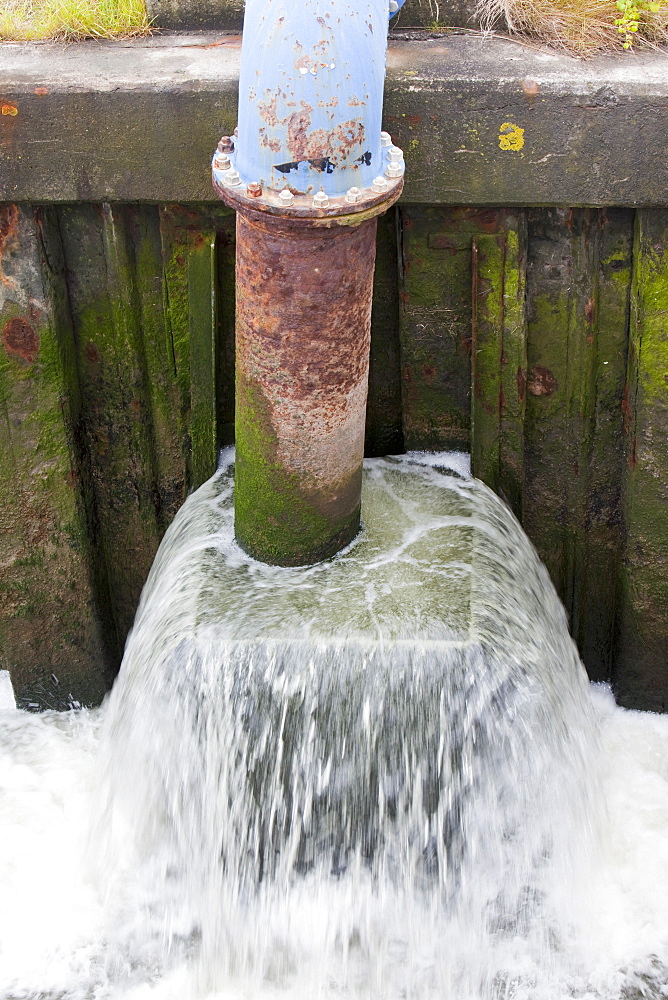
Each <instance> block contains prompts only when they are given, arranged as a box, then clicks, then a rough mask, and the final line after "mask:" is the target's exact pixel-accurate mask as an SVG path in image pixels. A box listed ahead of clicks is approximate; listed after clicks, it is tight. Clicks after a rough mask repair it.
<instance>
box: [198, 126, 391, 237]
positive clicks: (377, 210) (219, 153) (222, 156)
mask: <svg viewBox="0 0 668 1000" xmlns="http://www.w3.org/2000/svg"><path fill="white" fill-rule="evenodd" d="M237 141H238V140H236V138H235V139H234V140H232V139H231V137H229V136H223V139H221V142H220V143H219V144H218V148H217V149H216V152H215V153H214V156H213V160H212V163H211V177H212V182H213V187H214V190H215V192H216V194H217V195H218V197H219V198H221V199H222V201H224V202H225V204H226V205H229V207H230V208H233V209H235V210H237V211H243V210H244V209H245V210H249V211H252V212H265V213H267V214H268V215H281V216H284V217H285V218H294V219H309V220H311V221H312V223H313V224H314V225H316V226H317V225H321V226H329V225H332V224H336V220H337V219H339V220H340V222H341V223H342V219H343V217H346V218H348V217H350V216H353V215H355V216H356V215H358V214H359V215H361V216H364V217H366V218H372V217H373V216H374V215H380V214H382V213H383V212H384V211H385V210H386V209H387V208H389V207H390V205H392V204H394V202H395V201H397V199H398V198H399V195H400V194H401V192H402V190H403V186H404V173H405V166H404V154H403V152H402V150H401V149H400V148H399V147H398V146H394V145H393V144H392V139H391V137H390V136H389V134H388V133H387V132H382V133H381V148H382V152H383V164H382V167H383V169H382V173H379V175H378V176H377V177H375V178H374V180H373V181H372V183H371V184H370V185H369V186H368V187H357V186H356V185H353V186H351V187H350V188H349V189H348V190H347V191H346V193H345V194H343V195H339V196H335V197H332V196H331V195H328V194H326V193H325V191H323V190H319V191H318V190H317V191H313V190H308V191H300V190H299V189H298V188H297V187H295V186H294V185H291V184H290V183H289V181H286V184H285V186H284V187H283V188H281V189H280V190H276V189H274V188H265V187H263V186H262V184H261V183H260V182H259V181H251V182H250V183H247V184H246V183H244V182H243V179H242V178H241V177H240V176H239V173H238V172H237V170H236V168H235V158H236V157H235V154H236V148H235V147H236V142H237Z"/></svg>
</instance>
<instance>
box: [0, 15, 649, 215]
mask: <svg viewBox="0 0 668 1000" xmlns="http://www.w3.org/2000/svg"><path fill="white" fill-rule="evenodd" d="M240 48H241V38H240V36H238V35H226V34H224V33H212V34H208V35H207V34H198V35H193V34H188V35H166V36H162V37H161V36H156V37H153V38H148V39H135V40H127V41H123V42H85V43H82V44H80V45H76V46H74V45H73V46H63V47H53V48H51V49H50V50H48V58H47V57H46V51H47V50H45V48H44V46H40V45H29V44H20V45H19V44H16V45H13V44H6V45H3V48H2V56H3V58H2V62H1V63H0V104H1V105H2V106H3V107H5V108H7V109H9V110H8V111H7V113H3V114H2V115H0V200H3V199H4V200H7V201H33V202H35V203H38V204H43V203H45V202H49V201H58V202H74V201H91V202H98V201H99V202H101V201H121V202H134V201H146V202H156V201H157V200H160V201H162V202H170V201H174V202H182V203H183V202H191V201H192V202H194V201H213V200H214V199H215V194H214V192H213V190H212V187H211V182H210V176H209V173H210V170H209V164H210V160H211V155H212V152H213V150H214V149H215V145H216V142H217V141H218V139H219V138H220V136H221V135H222V134H223V133H229V132H230V131H231V130H232V129H233V128H234V125H235V119H236V107H237V88H238V71H239V57H240ZM384 108H385V110H384V115H385V126H386V128H387V129H388V131H389V132H390V133H391V134H392V137H393V139H394V140H395V142H397V143H398V145H400V146H401V147H402V148H403V149H404V150H405V152H406V164H407V172H406V187H405V191H404V195H403V200H404V202H405V203H407V204H410V203H422V204H427V205H438V204H450V205H452V204H459V205H472V206H498V205H518V206H523V205H548V206H549V205H562V206H568V207H570V206H574V205H591V206H601V207H602V206H609V205H652V204H656V203H657V202H658V201H660V195H659V192H661V191H664V190H665V189H666V187H668V156H667V155H666V151H667V149H668V74H666V71H665V55H664V54H663V53H660V52H648V53H643V54H642V55H640V54H634V55H633V56H631V57H627V56H625V57H623V58H610V57H606V58H604V57H597V58H594V59H591V60H587V61H586V62H584V61H578V60H577V59H574V58H571V57H569V56H566V55H563V54H557V53H554V52H549V51H541V49H540V47H537V46H526V45H522V44H521V43H519V42H515V41H510V40H508V39H504V38H481V37H479V36H469V35H457V34H453V35H452V36H451V37H450V36H448V37H439V38H431V37H429V32H427V31H425V32H423V33H422V34H421V33H420V32H418V33H417V37H416V38H414V37H411V38H397V39H394V40H392V41H391V43H390V47H389V51H388V62H387V80H386V88H385V105H384Z"/></svg>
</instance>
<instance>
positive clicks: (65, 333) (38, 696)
mask: <svg viewBox="0 0 668 1000" xmlns="http://www.w3.org/2000/svg"><path fill="white" fill-rule="evenodd" d="M52 221H53V220H52V219H51V218H45V216H44V214H43V213H38V215H37V217H36V218H35V216H34V213H33V210H32V209H31V208H30V207H21V208H19V207H18V206H14V205H1V206H0V337H1V344H0V563H1V565H2V573H1V574H0V668H2V669H9V671H10V673H11V676H12V681H13V684H14V689H15V693H16V695H17V699H18V702H19V705H20V706H21V707H23V708H61V709H62V708H71V707H72V706H73V705H74V704H76V703H80V704H94V703H96V702H98V701H99V700H100V699H101V697H102V695H103V693H104V690H105V679H104V664H105V650H104V645H103V641H102V635H101V631H100V628H99V622H98V618H97V614H96V607H95V594H94V590H93V585H92V580H91V574H90V572H89V554H90V544H89V543H90V538H89V533H88V524H87V518H86V510H85V503H84V496H83V492H84V483H83V480H82V475H81V472H82V470H81V466H80V463H79V456H78V454H77V447H76V432H77V427H76V420H77V416H78V407H79V395H78V383H77V374H76V368H75V364H74V357H73V345H72V338H71V328H70V327H69V325H68V323H67V322H66V319H67V314H66V311H65V302H64V301H63V295H62V292H63V286H62V282H61V279H62V265H61V261H60V259H59V251H58V246H57V244H56V242H55V241H54V240H53V239H52V238H51V236H52V233H51V232H50V230H51V229H52ZM63 317H64V318H65V321H64V322H63Z"/></svg>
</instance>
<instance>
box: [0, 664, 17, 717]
mask: <svg viewBox="0 0 668 1000" xmlns="http://www.w3.org/2000/svg"><path fill="white" fill-rule="evenodd" d="M15 708H16V699H15V698H14V688H13V687H12V679H11V677H10V676H9V671H8V670H0V712H7V711H12V710H13V709H15Z"/></svg>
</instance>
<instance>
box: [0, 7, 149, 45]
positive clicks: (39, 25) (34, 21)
mask: <svg viewBox="0 0 668 1000" xmlns="http://www.w3.org/2000/svg"><path fill="white" fill-rule="evenodd" d="M148 30H149V23H148V19H147V16H146V5H145V3H144V0H0V39H3V40H5V41H38V40H42V39H47V38H51V39H61V40H69V39H76V38H112V37H114V36H118V35H141V34H145V33H146V32H148Z"/></svg>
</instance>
